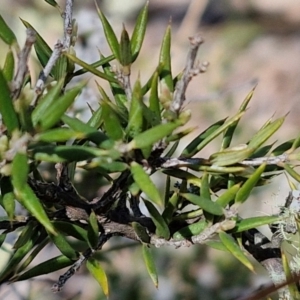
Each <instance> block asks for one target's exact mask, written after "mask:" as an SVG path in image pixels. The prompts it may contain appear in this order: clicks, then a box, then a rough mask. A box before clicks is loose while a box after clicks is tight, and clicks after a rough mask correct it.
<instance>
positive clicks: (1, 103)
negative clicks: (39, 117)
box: [0, 19, 19, 134]
mask: <svg viewBox="0 0 300 300" xmlns="http://www.w3.org/2000/svg"><path fill="white" fill-rule="evenodd" d="M0 20H1V19H0ZM0 22H1V21H0ZM0 95H1V97H0V114H1V116H2V120H3V123H4V125H5V126H6V127H7V130H8V132H9V134H11V133H12V131H14V130H15V129H17V128H18V127H19V121H18V117H17V113H16V111H15V109H14V106H13V102H12V99H11V97H10V90H9V87H8V85H7V81H6V79H5V77H4V74H3V72H2V70H1V69H0Z"/></svg>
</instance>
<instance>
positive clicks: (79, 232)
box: [52, 221, 88, 242]
mask: <svg viewBox="0 0 300 300" xmlns="http://www.w3.org/2000/svg"><path fill="white" fill-rule="evenodd" d="M52 224H53V225H54V227H55V228H57V229H58V230H59V231H60V232H63V233H65V234H66V235H69V236H72V237H74V238H76V239H78V240H81V241H86V242H87V241H88V236H87V231H86V229H83V228H81V227H80V226H78V225H76V224H72V223H70V222H64V221H54V222H52Z"/></svg>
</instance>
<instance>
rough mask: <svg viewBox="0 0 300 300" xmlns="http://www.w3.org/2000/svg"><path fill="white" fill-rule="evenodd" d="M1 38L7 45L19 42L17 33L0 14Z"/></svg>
mask: <svg viewBox="0 0 300 300" xmlns="http://www.w3.org/2000/svg"><path fill="white" fill-rule="evenodd" d="M0 38H1V40H2V41H3V42H4V43H6V44H7V45H10V46H12V45H13V44H17V38H16V36H15V34H14V33H13V31H12V30H11V29H10V28H9V26H8V25H7V24H6V22H5V21H4V19H3V17H2V16H1V15H0Z"/></svg>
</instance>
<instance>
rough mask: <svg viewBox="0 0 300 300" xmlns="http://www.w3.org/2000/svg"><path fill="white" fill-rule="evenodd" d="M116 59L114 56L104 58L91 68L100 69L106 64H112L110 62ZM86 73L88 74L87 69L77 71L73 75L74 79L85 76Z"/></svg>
mask: <svg viewBox="0 0 300 300" xmlns="http://www.w3.org/2000/svg"><path fill="white" fill-rule="evenodd" d="M114 59H115V56H114V55H110V56H108V57H104V58H101V59H99V60H98V61H96V62H94V63H92V64H90V65H89V66H91V67H93V68H98V67H100V66H102V65H104V64H107V63H108V62H110V61H112V60H114ZM86 72H88V70H87V69H85V68H82V69H80V70H77V71H76V72H74V73H73V74H72V77H75V76H79V75H82V74H85V73H86Z"/></svg>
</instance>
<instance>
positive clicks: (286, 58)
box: [0, 0, 300, 300]
mask: <svg viewBox="0 0 300 300" xmlns="http://www.w3.org/2000/svg"><path fill="white" fill-rule="evenodd" d="M57 2H58V3H59V4H60V5H61V7H64V1H59V0H57ZM97 3H98V5H99V6H100V8H101V9H102V10H103V11H104V12H105V14H106V16H107V17H108V18H109V20H110V22H111V24H112V25H113V28H114V29H115V30H116V33H117V36H120V32H121V29H122V23H124V24H125V25H126V28H127V30H128V31H129V32H132V28H133V26H134V22H135V18H136V16H137V14H138V12H139V10H140V9H141V7H142V6H143V5H144V4H145V3H146V1H145V0H135V1H132V0H102V1H98V0H97ZM149 12H150V15H149V26H148V29H147V32H146V37H145V42H144V46H143V48H142V51H141V54H140V57H139V58H138V61H137V63H136V64H135V66H134V67H133V74H132V82H134V80H135V78H136V77H137V76H138V73H139V72H140V75H141V80H142V83H145V82H146V81H147V79H148V78H149V76H150V75H151V74H152V73H153V71H154V69H155V67H156V65H157V63H158V55H159V50H160V49H159V48H160V43H161V40H162V38H163V35H164V31H165V29H166V26H167V25H168V24H169V22H171V23H172V32H173V35H172V63H173V64H172V68H173V75H176V74H178V73H179V72H180V71H181V70H182V68H183V67H184V64H185V58H186V54H187V51H188V48H189V41H188V37H189V36H191V35H193V34H195V33H196V32H201V33H202V35H203V37H204V39H205V43H204V45H203V46H201V49H200V51H199V55H198V56H199V60H200V61H208V62H209V63H210V66H209V69H208V71H207V72H206V73H205V74H201V75H199V76H198V77H196V78H194V79H193V81H192V82H191V84H190V86H189V89H188V92H187V104H186V105H187V106H188V107H190V108H191V109H192V112H193V117H192V119H191V121H190V122H189V124H188V126H189V127H192V126H197V129H196V130H195V131H194V132H193V133H191V134H190V135H188V137H186V138H185V139H184V141H183V144H182V148H183V147H184V146H185V145H186V144H187V143H188V142H189V140H191V139H192V138H193V137H194V136H196V135H197V134H199V133H200V132H201V131H202V130H204V129H205V128H207V127H208V126H209V125H211V124H212V123H214V122H216V121H218V120H220V119H223V118H225V117H227V116H230V115H233V114H234V113H235V112H236V111H237V109H238V107H239V105H240V104H241V102H242V101H243V99H244V98H245V96H246V95H247V94H248V92H249V91H250V90H251V89H252V88H253V87H254V86H256V85H257V86H256V90H255V94H254V97H253V100H252V102H251V104H250V109H248V111H247V114H246V116H245V117H244V118H243V119H242V122H241V126H240V127H239V131H238V135H237V137H236V139H235V140H234V141H233V145H237V144H240V143H246V142H247V141H248V139H249V138H250V137H251V135H252V134H253V133H254V132H255V131H256V130H258V129H259V128H260V127H261V126H262V125H263V124H264V122H265V121H266V120H267V119H269V118H270V117H272V116H273V115H275V117H280V116H283V115H285V114H287V113H289V114H288V116H287V117H286V122H285V123H284V125H283V127H282V128H281V130H280V131H279V132H278V133H277V134H276V139H278V140H280V142H283V141H286V140H289V139H291V138H293V137H295V136H296V135H297V133H299V113H300V106H299V104H298V103H299V100H300V60H299V57H300V13H299V12H300V2H299V1H297V0H285V1H281V0H265V1H259V0H249V1H243V0H222V1H218V0H197V1H196V0H190V1H189V0H180V1H178V0H164V1H161V0H150V1H149ZM0 13H1V15H2V16H3V17H4V19H5V20H6V22H7V23H8V24H9V25H10V26H11V28H13V29H14V31H15V32H16V35H17V38H18V41H19V43H20V44H21V45H22V44H23V43H24V40H25V29H24V26H23V25H22V22H21V21H20V20H19V18H21V19H24V20H26V21H27V22H29V23H30V24H31V25H32V26H33V27H34V28H36V30H37V31H38V32H39V33H40V35H42V36H43V38H44V39H45V40H46V41H47V42H48V44H49V45H50V46H51V47H52V46H53V45H54V44H55V42H56V40H57V39H62V36H63V21H62V18H61V16H60V15H59V13H58V11H57V10H56V9H55V8H53V7H51V6H50V5H48V4H47V3H46V2H45V1H42V0H10V1H1V8H0ZM74 18H76V20H77V22H78V26H79V39H78V42H77V45H76V47H75V50H76V53H77V56H78V57H79V58H81V59H82V60H84V61H86V62H89V63H91V62H94V61H96V60H98V59H99V50H100V51H101V52H102V53H103V54H104V55H108V54H110V51H109V50H108V47H107V45H106V43H105V39H104V36H103V31H102V28H101V24H100V21H99V19H98V16H97V12H96V9H95V5H94V1H92V0H86V1H76V0H75V1H74ZM6 49H7V48H6V46H5V45H4V44H2V43H1V42H0V65H2V64H3V60H4V57H5V55H4V54H5V52H6ZM30 68H31V73H32V77H33V78H36V77H37V76H38V74H39V71H40V69H39V68H38V67H37V63H36V59H35V57H34V55H33V58H32V61H31V64H30ZM97 81H98V82H99V83H100V84H102V83H103V82H102V81H101V80H99V79H97ZM97 97H98V96H97V94H96V92H95V86H94V83H93V80H90V85H89V87H88V88H87V89H86V91H85V92H84V94H83V95H82V96H81V99H80V101H78V103H77V105H78V107H77V109H78V111H79V112H81V114H83V117H84V116H85V112H84V110H85V109H86V108H87V104H86V103H87V102H88V103H89V104H90V105H91V106H92V107H97V105H98V104H97V100H98V98H97ZM273 141H274V142H275V139H273ZM217 150H218V145H217V144H212V145H211V146H210V147H207V149H204V151H202V152H201V153H200V154H199V156H201V157H209V155H210V154H211V153H212V152H213V151H217ZM85 180H86V179H85ZM85 180H83V179H82V177H81V176H78V183H77V187H78V189H79V191H80V192H82V193H83V194H85V189H84V182H86V181H85ZM99 181H101V180H96V179H93V180H92V182H93V183H94V184H95V185H96V184H99ZM98 186H99V185H98ZM287 193H288V184H287V182H286V179H285V177H284V176H279V177H278V178H276V179H275V180H274V181H273V182H272V183H271V184H270V185H269V186H268V188H267V189H266V188H265V187H262V188H257V189H256V192H255V195H254V196H253V199H252V201H248V202H249V203H247V204H246V205H245V206H244V207H243V211H241V215H242V216H244V217H246V216H250V215H251V216H257V215H265V214H270V213H276V212H278V210H279V205H283V204H284V201H285V197H286V196H287ZM264 230H265V232H266V234H268V231H267V229H264ZM136 246H137V245H136V244H131V243H129V244H128V242H126V241H124V240H121V239H116V240H113V241H112V242H110V243H109V244H108V245H106V247H104V251H103V252H101V253H99V254H97V255H98V257H99V259H100V260H101V261H103V267H104V268H105V270H106V271H107V274H108V276H109V283H110V290H111V296H110V299H112V300H115V299H157V300H171V299H186V300H193V299H203V300H205V299H216V300H218V299H220V300H221V299H224V300H225V299H235V298H236V297H237V296H239V295H242V294H243V293H245V291H251V290H254V289H256V288H258V287H259V286H260V285H262V284H264V283H266V282H269V279H268V277H267V276H266V273H265V272H264V270H263V269H262V267H260V266H259V265H258V264H255V266H256V274H250V273H249V271H248V270H246V268H245V267H243V266H241V265H240V263H239V262H237V261H236V260H235V259H234V258H231V257H229V256H228V255H224V254H223V253H221V252H218V251H215V250H211V249H207V247H205V246H199V245H197V246H193V247H190V248H187V249H169V248H164V249H154V252H155V254H156V264H157V269H158V272H159V289H158V290H156V289H155V287H154V286H153V284H152V282H151V280H150V279H149V278H148V275H147V272H146V270H145V266H144V264H143V260H142V257H141V250H140V248H139V247H136ZM6 247H8V245H6ZM120 248H124V249H122V250H121V249H120ZM117 249H118V251H114V250H117ZM56 254H57V250H56V249H55V248H54V247H53V248H49V251H48V252H47V254H46V256H44V257H43V256H41V257H38V258H37V262H38V261H43V260H45V259H47V258H49V257H50V256H55V255H56ZM5 255H6V254H5V251H2V252H1V257H0V262H1V260H2V261H5ZM0 264H1V263H0ZM61 274H62V272H61V271H60V272H59V273H55V274H50V275H49V276H41V277H38V278H37V279H35V280H33V281H31V282H26V283H25V282H24V283H23V282H20V283H16V284H11V285H8V286H2V287H0V299H3V300H4V299H5V300H6V299H40V298H41V297H42V298H43V299H47V300H48V299H49V300H50V299H85V300H94V299H104V296H103V295H102V292H101V290H100V288H99V287H98V286H97V283H96V282H95V281H94V279H92V278H91V276H89V275H86V274H87V271H86V270H85V269H84V268H82V269H81V270H80V271H79V272H78V274H76V275H75V276H73V278H72V279H71V280H70V281H69V282H68V283H67V284H66V286H65V288H64V290H63V291H62V292H61V293H59V294H53V293H52V292H51V290H50V287H51V285H52V284H53V282H54V281H55V280H57V278H58V276H59V275H61Z"/></svg>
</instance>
